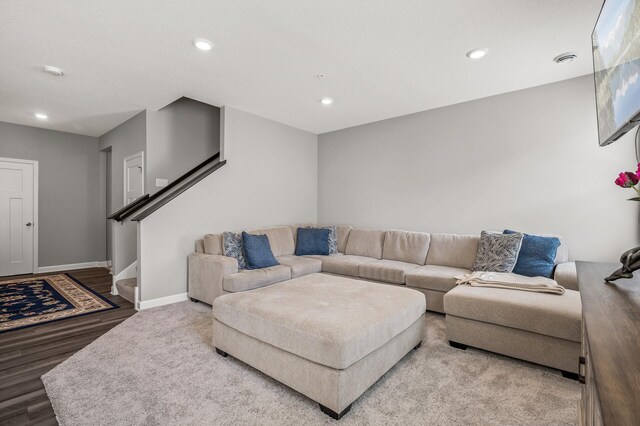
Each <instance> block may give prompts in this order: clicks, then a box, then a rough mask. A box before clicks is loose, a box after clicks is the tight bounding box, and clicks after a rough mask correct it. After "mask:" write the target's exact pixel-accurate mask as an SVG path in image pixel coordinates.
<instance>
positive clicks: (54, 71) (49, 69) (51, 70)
mask: <svg viewBox="0 0 640 426" xmlns="http://www.w3.org/2000/svg"><path fill="white" fill-rule="evenodd" d="M42 70H43V71H44V72H46V73H47V74H50V75H53V76H55V77H62V76H63V75H64V71H62V70H61V69H60V68H58V67H54V66H53V65H45V66H44V68H42Z"/></svg>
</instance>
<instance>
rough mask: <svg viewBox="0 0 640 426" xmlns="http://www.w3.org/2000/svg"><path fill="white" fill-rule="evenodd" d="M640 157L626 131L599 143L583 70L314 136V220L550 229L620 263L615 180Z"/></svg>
mask: <svg viewBox="0 0 640 426" xmlns="http://www.w3.org/2000/svg"><path fill="white" fill-rule="evenodd" d="M633 133H635V131H634V132H633ZM635 164H636V161H635V152H634V143H633V135H631V134H628V135H626V136H625V137H624V138H622V139H620V140H618V141H617V142H615V143H614V144H612V145H610V146H607V147H602V148H601V147H599V146H598V140H597V130H596V114H595V100H594V89H593V77H592V76H584V77H579V78H575V79H571V80H566V81H562V82H559V83H554V84H549V85H545V86H540V87H536V88H532V89H526V90H521V91H517V92H512V93H507V94H504V95H499V96H493V97H490V98H484V99H480V100H477V101H472V102H466V103H462V104H458V105H453V106H449V107H444V108H439V109H434V110H430V111H425V112H421V113H417V114H412V115H407V116H402V117H398V118H393V119H389V120H384V121H379V122H375V123H371V124H366V125H362V126H358V127H352V128H349V129H344V130H340V131H336V132H331V133H326V134H323V135H320V136H319V137H318V206H319V208H318V221H319V222H321V223H348V224H353V225H356V226H363V227H375V228H382V229H389V228H395V229H407V230H416V231H426V232H452V233H473V234H477V233H479V232H480V231H481V230H483V229H490V230H502V229H504V228H511V229H516V230H521V231H524V232H531V233H537V232H539V233H557V234H561V235H563V236H564V237H565V238H566V239H567V241H568V244H569V250H570V255H571V257H572V258H573V259H581V260H596V261H617V259H618V258H619V256H620V254H621V253H622V252H623V251H624V250H626V249H629V248H631V247H634V246H637V245H638V240H639V238H638V205H637V204H636V203H632V202H629V201H626V198H629V197H632V196H634V195H635V194H634V193H633V192H632V191H631V190H622V189H620V188H618V187H616V186H615V185H614V184H613V181H614V179H615V178H616V176H617V174H618V173H619V172H620V171H622V170H630V171H635Z"/></svg>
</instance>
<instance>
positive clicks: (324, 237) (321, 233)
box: [295, 228, 331, 256]
mask: <svg viewBox="0 0 640 426" xmlns="http://www.w3.org/2000/svg"><path fill="white" fill-rule="evenodd" d="M330 233H331V230H329V229H327V228H298V229H297V230H296V253H295V254H296V256H308V255H312V254H315V255H325V256H328V255H329V254H330V251H329V234H330Z"/></svg>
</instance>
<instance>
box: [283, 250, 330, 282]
mask: <svg viewBox="0 0 640 426" xmlns="http://www.w3.org/2000/svg"><path fill="white" fill-rule="evenodd" d="M276 259H277V260H278V263H280V264H281V265H285V266H288V267H290V268H291V278H298V277H302V276H304V275H309V274H313V273H315V272H322V261H321V260H320V259H314V258H312V257H307V256H305V257H301V256H294V255H292V254H289V255H285V256H279V257H277V258H276Z"/></svg>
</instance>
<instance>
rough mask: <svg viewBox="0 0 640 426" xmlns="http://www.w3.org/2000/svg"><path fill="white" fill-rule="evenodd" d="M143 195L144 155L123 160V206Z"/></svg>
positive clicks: (139, 154) (140, 153) (136, 155)
mask: <svg viewBox="0 0 640 426" xmlns="http://www.w3.org/2000/svg"><path fill="white" fill-rule="evenodd" d="M143 195H144V153H142V152H139V153H137V154H134V155H131V156H129V157H127V158H125V159H124V204H125V205H127V204H129V203H130V202H132V201H134V200H136V199H137V198H140V197H142V196H143Z"/></svg>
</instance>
